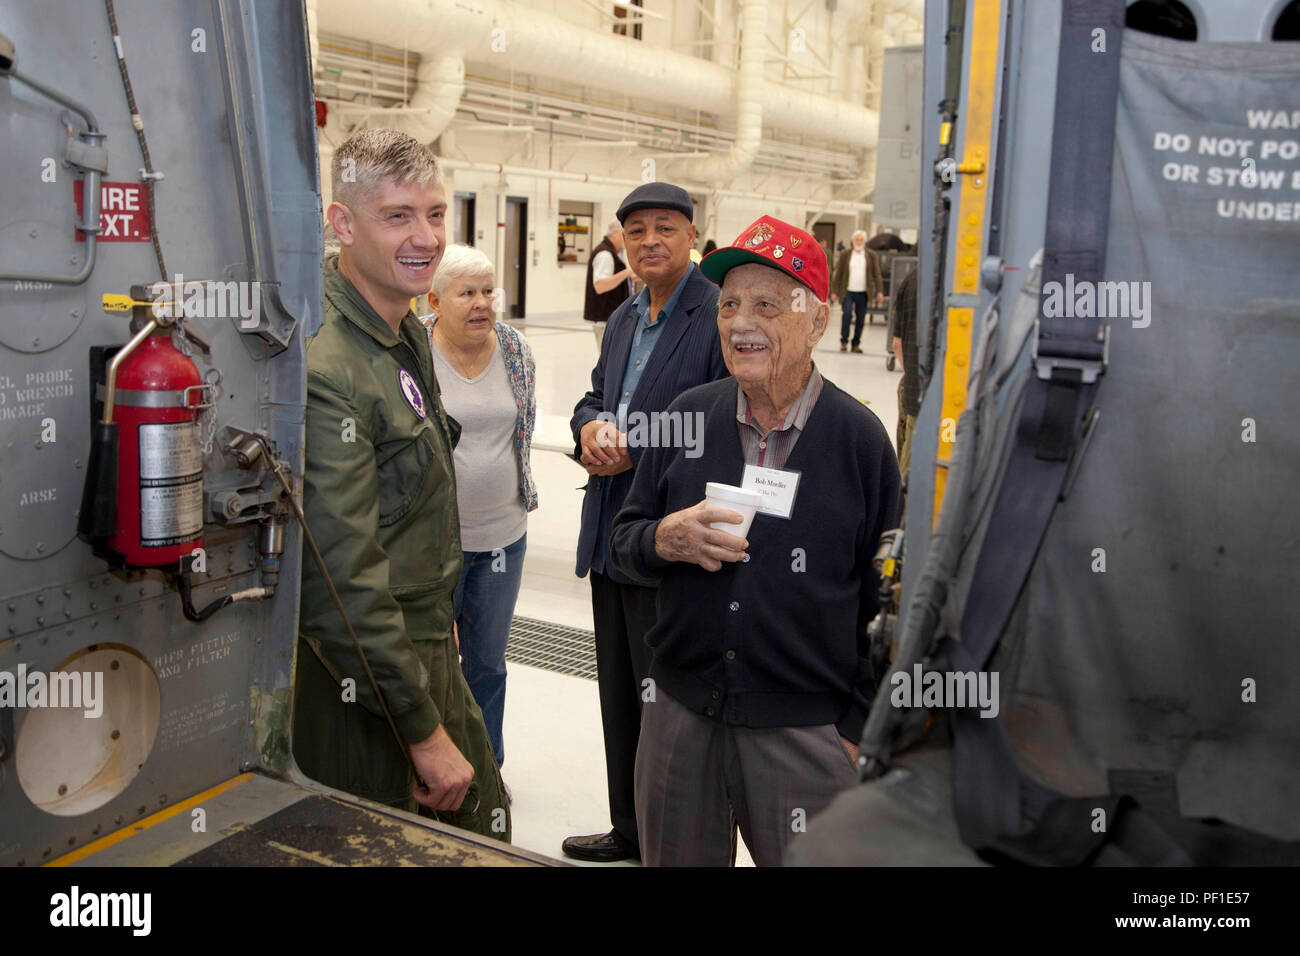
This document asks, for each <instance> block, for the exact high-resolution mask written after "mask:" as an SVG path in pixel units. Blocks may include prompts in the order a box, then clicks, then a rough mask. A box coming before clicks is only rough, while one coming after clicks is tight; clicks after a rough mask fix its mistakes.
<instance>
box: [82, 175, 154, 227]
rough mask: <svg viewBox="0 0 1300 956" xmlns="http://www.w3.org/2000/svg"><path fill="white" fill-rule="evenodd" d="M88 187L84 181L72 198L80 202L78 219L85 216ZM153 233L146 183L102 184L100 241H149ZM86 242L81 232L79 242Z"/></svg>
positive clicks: (100, 190) (100, 194) (100, 191)
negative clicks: (85, 188) (83, 193)
mask: <svg viewBox="0 0 1300 956" xmlns="http://www.w3.org/2000/svg"><path fill="white" fill-rule="evenodd" d="M83 189H84V186H83V185H82V182H81V180H80V179H78V180H75V181H74V182H73V184H72V195H73V198H74V199H76V201H77V218H78V219H80V218H81V217H82V216H84V215H85V212H84V209H83V196H82V192H83ZM152 238H153V234H152V233H151V232H150V229H149V196H148V194H147V193H146V192H145V187H144V184H143V183H100V189H99V241H100V242H149V241H150V240H151V239H152ZM83 239H85V234H84V233H83V232H82V231H81V230H80V229H78V230H77V241H78V242H81V241H82V240H83Z"/></svg>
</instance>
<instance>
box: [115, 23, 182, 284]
mask: <svg viewBox="0 0 1300 956" xmlns="http://www.w3.org/2000/svg"><path fill="white" fill-rule="evenodd" d="M104 8H105V9H106V10H107V11H108V27H109V30H110V31H111V32H112V34H113V50H114V52H115V53H116V54H117V69H118V72H119V73H121V74H122V88H123V89H124V90H126V105H127V108H128V109H130V110H131V126H132V127H134V128H135V138H136V142H138V143H139V144H140V156H141V157H142V158H143V159H144V171H145V173H146V175H145V177H144V185H145V189H146V190H147V191H148V195H149V234H150V236H151V237H152V239H153V254H154V255H155V256H156V257H157V259H158V272H159V273H160V275H161V276H162V280H163V282H166V281H167V264H166V263H165V262H164V261H163V251H162V241H161V240H160V239H159V238H158V216H157V213H156V212H155V209H154V199H153V188H154V184H155V183H156V182H157V180H156V179H155V178H154V177H153V172H154V168H153V160H152V159H150V158H149V143H148V142H147V141H146V140H145V137H144V120H143V119H141V118H140V111H139V110H138V109H137V108H136V105H135V91H134V90H133V89H132V88H131V74H129V73H128V72H127V69H126V53H125V52H124V51H123V50H122V39H121V37H120V36H119V35H118V32H117V11H116V10H114V9H113V0H104Z"/></svg>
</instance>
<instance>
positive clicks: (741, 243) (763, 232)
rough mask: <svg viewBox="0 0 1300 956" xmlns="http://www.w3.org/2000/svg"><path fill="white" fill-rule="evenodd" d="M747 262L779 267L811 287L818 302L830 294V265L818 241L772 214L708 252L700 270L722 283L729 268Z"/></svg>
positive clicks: (717, 282) (706, 275)
mask: <svg viewBox="0 0 1300 956" xmlns="http://www.w3.org/2000/svg"><path fill="white" fill-rule="evenodd" d="M747 262H758V263H761V264H762V265H765V266H771V267H772V268H774V269H780V270H781V271H782V272H784V273H785V274H786V275H788V276H789V277H790V278H792V279H794V280H795V281H796V282H800V283H802V284H803V285H806V286H807V287H808V288H809V289H811V290H812V293H813V295H815V296H816V297H817V301H818V302H825V301H826V297H827V296H828V295H829V294H830V287H831V274H830V267H829V266H828V265H827V264H826V252H825V251H824V250H823V249H822V247H821V243H819V242H818V241H817V240H816V239H814V238H813V236H812V234H811V233H807V232H804V231H803V230H802V229H800V228H799V227H798V226H792V225H790V224H789V223H788V222H782V221H781V220H780V219H776V218H774V217H773V216H763V217H762V218H760V219H759V220H757V221H756V222H754V223H753V224H752V225H750V226H749V228H747V229H745V230H744V231H743V232H742V233H741V234H740V235H739V236H737V237H736V241H735V242H733V243H732V244H731V245H729V246H722V247H720V248H718V249H714V250H713V251H712V252H710V253H709V254H708V255H707V256H705V257H704V259H703V260H702V261H701V262H700V271H701V272H703V273H704V275H705V277H706V278H708V279H711V280H712V281H713V282H715V283H716V284H717V285H722V279H723V277H724V276H725V275H726V274H727V273H728V272H729V271H730V270H731V269H733V268H735V267H736V266H743V265H744V264H745V263H747Z"/></svg>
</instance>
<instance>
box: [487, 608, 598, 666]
mask: <svg viewBox="0 0 1300 956" xmlns="http://www.w3.org/2000/svg"><path fill="white" fill-rule="evenodd" d="M506 660H507V661H509V662H510V663H512V664H527V665H528V666H529V667H539V668H541V669H542V670H547V671H554V672H555V673H557V674H567V675H569V676H570V677H583V678H586V679H587V680H595V679H596V638H595V635H594V634H593V633H592V632H591V631H588V630H586V629H584V628H581V627H569V626H567V625H565V624H552V623H551V622H550V621H539V620H536V619H535V618H531V617H516V618H515V619H514V620H513V621H511V623H510V640H509V642H508V643H507V644H506Z"/></svg>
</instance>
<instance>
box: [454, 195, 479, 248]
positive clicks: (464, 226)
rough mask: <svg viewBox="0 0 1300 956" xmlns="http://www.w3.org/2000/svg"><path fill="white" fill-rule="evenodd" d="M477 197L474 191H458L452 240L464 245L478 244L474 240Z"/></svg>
mask: <svg viewBox="0 0 1300 956" xmlns="http://www.w3.org/2000/svg"><path fill="white" fill-rule="evenodd" d="M475 201H476V197H475V195H474V193H456V210H455V213H454V215H455V217H456V221H455V223H454V224H453V229H452V239H451V241H452V242H458V243H460V244H461V245H462V246H474V245H478V243H476V242H475V241H474V206H475Z"/></svg>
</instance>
